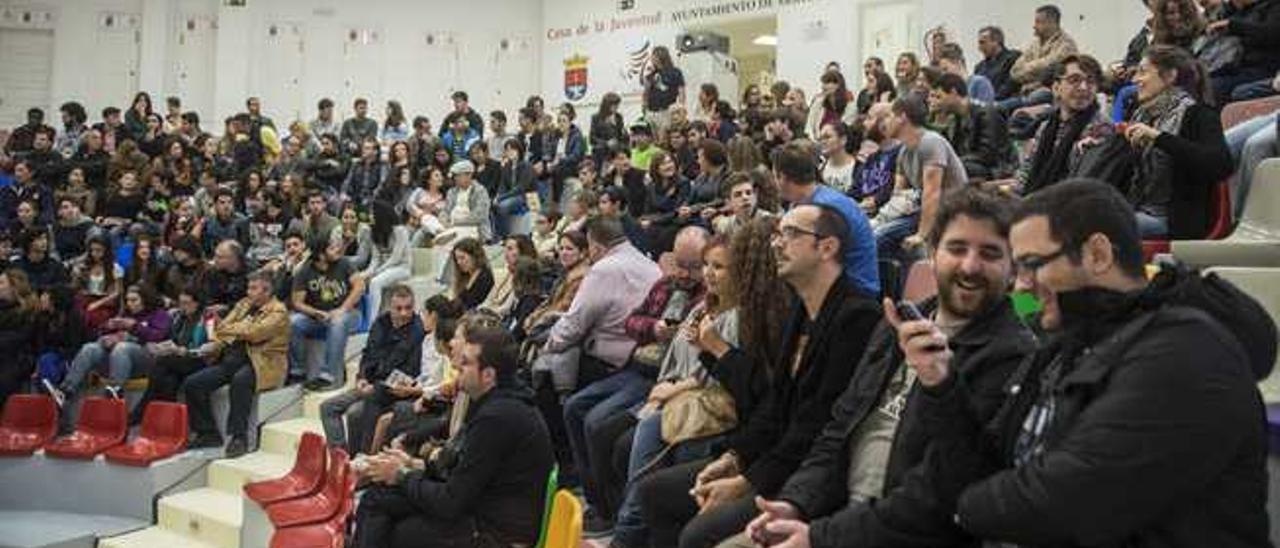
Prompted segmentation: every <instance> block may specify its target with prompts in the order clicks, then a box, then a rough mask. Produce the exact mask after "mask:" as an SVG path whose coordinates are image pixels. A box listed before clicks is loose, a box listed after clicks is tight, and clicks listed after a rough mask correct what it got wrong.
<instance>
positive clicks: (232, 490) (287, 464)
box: [99, 335, 366, 548]
mask: <svg viewBox="0 0 1280 548" xmlns="http://www.w3.org/2000/svg"><path fill="white" fill-rule="evenodd" d="M365 339H366V336H365V335H353V336H352V337H351V339H350V341H349V343H348V345H347V386H344V387H343V388H339V389H337V390H332V391H328V392H316V393H308V394H306V395H304V396H303V402H302V405H301V406H300V408H301V412H302V413H303V416H293V417H288V416H281V417H278V418H279V419H280V420H277V421H275V422H270V423H267V424H266V425H264V426H263V427H262V432H261V435H260V440H259V446H258V450H257V451H255V452H253V453H249V454H247V455H244V456H241V457H240V458H237V459H219V460H215V461H213V462H212V463H210V464H209V467H208V469H207V470H206V482H207V486H206V487H201V488H198V489H193V490H190V491H186V492H182V493H176V494H171V495H167V496H165V497H163V498H161V499H160V501H159V503H158V511H157V514H158V520H157V521H158V523H157V524H156V525H155V526H152V527H148V528H146V529H142V530H139V531H134V532H132V533H128V534H124V535H120V536H116V537H111V538H106V539H101V540H100V541H99V546H100V547H102V548H176V547H181V548H241V545H242V543H241V540H242V535H243V529H244V521H245V513H246V512H245V507H246V506H248V505H249V504H252V503H251V502H250V503H246V499H244V497H243V491H242V487H243V485H244V484H245V483H248V482H253V481H260V480H264V479H270V478H276V477H280V476H283V475H284V474H286V473H287V472H288V471H289V470H290V469H291V468H292V467H293V461H294V456H295V455H296V454H297V449H298V443H299V442H300V441H301V439H302V435H303V433H305V432H315V433H317V434H319V435H321V436H323V435H324V429H323V427H322V426H321V424H320V403H322V402H323V401H324V400H326V399H328V398H329V397H332V396H334V395H336V394H339V393H341V392H342V391H343V390H345V389H346V388H349V387H350V386H353V385H354V384H355V370H356V367H357V364H358V362H359V357H360V353H361V350H362V349H363V348H364V343H365ZM264 542H265V541H264ZM249 544H257V542H256V541H249ZM244 548H261V547H259V546H245V547H244Z"/></svg>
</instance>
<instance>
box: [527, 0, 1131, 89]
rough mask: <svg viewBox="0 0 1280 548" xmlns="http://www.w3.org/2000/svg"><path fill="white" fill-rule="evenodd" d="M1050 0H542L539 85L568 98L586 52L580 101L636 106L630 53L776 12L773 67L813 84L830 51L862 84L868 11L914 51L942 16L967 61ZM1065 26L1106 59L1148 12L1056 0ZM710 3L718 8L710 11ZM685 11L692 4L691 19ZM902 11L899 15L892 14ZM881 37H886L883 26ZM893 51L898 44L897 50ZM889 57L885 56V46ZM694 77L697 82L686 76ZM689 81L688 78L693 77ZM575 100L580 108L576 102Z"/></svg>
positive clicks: (1115, 0) (1015, 36) (1091, 0)
mask: <svg viewBox="0 0 1280 548" xmlns="http://www.w3.org/2000/svg"><path fill="white" fill-rule="evenodd" d="M1047 1H1049V0H790V1H787V0H633V1H630V3H631V4H633V6H632V7H631V8H630V9H626V10H624V9H622V5H623V4H624V3H627V2H624V1H622V0H608V1H606V0H544V7H543V22H544V29H543V32H542V35H541V36H540V40H541V42H542V92H543V95H544V97H546V98H547V99H548V103H552V104H554V103H559V102H561V101H564V100H565V95H564V86H563V80H564V64H563V63H564V60H565V59H567V58H569V57H571V56H574V55H575V54H581V55H584V56H587V57H589V58H590V60H589V68H588V72H589V82H590V84H589V92H588V95H587V97H585V98H584V99H582V100H581V101H579V102H580V103H582V104H583V105H584V106H587V107H588V108H592V107H593V105H594V104H596V103H597V102H598V100H599V97H600V95H601V94H603V93H604V92H606V91H617V92H619V93H621V94H623V97H624V105H627V106H630V107H631V108H630V109H628V112H634V111H635V108H636V107H635V103H637V102H638V100H639V99H638V92H639V90H640V87H639V83H638V82H636V81H635V79H634V78H630V77H624V75H623V73H625V72H627V71H626V70H625V69H626V68H627V66H628V54H629V53H630V52H632V51H639V50H641V49H642V46H643V45H644V44H646V43H648V44H649V45H650V46H655V45H666V46H669V47H671V46H673V45H674V43H675V37H676V35H677V34H678V33H679V32H680V30H681V29H683V28H685V27H688V26H697V27H703V26H706V25H707V24H713V23H715V22H723V21H731V20H734V19H740V18H746V17H760V16H774V17H777V23H778V47H777V74H778V78H780V79H783V80H787V81H788V82H791V83H792V84H793V85H799V86H801V87H802V88H804V89H805V90H806V91H809V92H812V91H813V90H814V89H816V88H817V77H818V75H819V74H820V73H821V70H822V68H823V66H824V65H826V63H827V62H829V61H836V62H839V63H840V65H841V66H842V67H844V72H845V74H846V75H848V76H849V77H850V80H851V83H850V84H851V85H853V86H859V85H861V79H862V78H861V74H860V72H861V70H860V69H859V68H858V67H860V66H861V60H862V59H863V58H864V57H865V56H867V55H870V54H872V53H881V52H873V51H864V50H868V49H870V48H869V46H868V44H872V43H873V42H874V41H873V40H872V38H873V37H871V36H864V32H870V30H871V29H872V28H880V27H873V26H870V25H864V23H867V22H868V21H866V20H867V19H870V18H873V17H876V16H877V15H878V16H881V17H883V16H884V14H890V16H891V17H897V18H898V19H899V21H898V23H897V24H898V27H897V28H894V29H892V31H893V32H890V33H888V35H887V36H888V39H889V40H890V41H891V42H893V43H905V44H908V45H909V47H910V49H912V50H914V51H917V53H919V52H920V50H921V49H922V44H921V37H922V36H923V33H924V31H925V30H927V29H929V28H932V27H935V26H937V25H945V26H946V28H947V29H948V30H949V31H951V33H952V34H951V35H952V36H953V37H954V38H953V39H955V40H957V41H958V42H959V43H960V44H961V45H962V46H964V48H965V50H966V52H967V55H968V57H969V59H970V63H971V64H974V63H976V62H977V61H978V56H979V55H980V54H979V53H978V51H977V44H976V42H977V38H976V37H977V31H978V29H979V28H981V27H983V26H986V25H989V24H995V25H999V26H1001V27H1003V28H1004V29H1005V33H1006V35H1007V37H1008V42H1009V44H1010V45H1011V46H1014V47H1019V48H1020V47H1022V45H1023V44H1025V43H1027V42H1028V41H1029V40H1030V39H1031V20H1032V18H1033V15H1034V11H1035V8H1036V7H1037V6H1039V5H1041V4H1042V3H1045V2H1047ZM1057 4H1058V5H1059V7H1060V8H1061V9H1062V10H1063V26H1064V27H1065V28H1066V29H1067V31H1068V32H1069V33H1070V34H1072V35H1073V36H1074V37H1075V38H1076V40H1077V41H1078V42H1079V43H1080V44H1081V47H1082V48H1084V49H1086V50H1087V51H1088V52H1090V53H1092V54H1094V55H1095V56H1097V57H1098V58H1099V60H1101V61H1102V62H1103V63H1104V64H1105V63H1107V62H1109V61H1111V60H1116V59H1119V58H1121V57H1122V56H1123V53H1124V48H1125V45H1126V44H1127V43H1128V41H1129V38H1130V37H1131V36H1132V35H1133V34H1134V33H1135V32H1136V31H1137V29H1138V28H1140V27H1141V25H1142V21H1143V18H1144V17H1145V14H1144V13H1143V9H1142V7H1141V6H1140V5H1139V4H1138V3H1137V2H1133V1H1132V0H1070V1H1066V0H1059V1H1058V2H1057ZM711 10H718V11H715V12H714V13H709V12H710V11H711ZM691 12H694V13H698V14H700V16H698V17H695V18H694V19H693V20H692V21H691V20H690V19H689V14H690V13H691ZM899 14H900V15H899ZM879 38H881V39H884V38H885V36H880V37H879ZM895 53H896V52H895ZM885 57H886V58H887V60H888V61H889V62H892V58H891V57H890V56H888V55H885ZM691 84H693V85H696V83H691ZM691 89H692V87H691ZM580 110H581V109H580Z"/></svg>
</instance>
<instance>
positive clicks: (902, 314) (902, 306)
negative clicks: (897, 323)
mask: <svg viewBox="0 0 1280 548" xmlns="http://www.w3.org/2000/svg"><path fill="white" fill-rule="evenodd" d="M894 308H896V309H897V310H898V317H899V318H902V321H904V322H914V321H919V320H923V319H924V314H922V313H921V312H920V309H919V308H917V307H916V304H915V303H913V302H911V301H907V300H901V301H898V304H897V305H894Z"/></svg>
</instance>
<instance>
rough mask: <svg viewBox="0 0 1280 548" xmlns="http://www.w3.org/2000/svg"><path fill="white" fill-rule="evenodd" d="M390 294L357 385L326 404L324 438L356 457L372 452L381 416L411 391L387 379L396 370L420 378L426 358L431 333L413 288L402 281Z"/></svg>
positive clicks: (322, 415) (367, 348) (366, 350)
mask: <svg viewBox="0 0 1280 548" xmlns="http://www.w3.org/2000/svg"><path fill="white" fill-rule="evenodd" d="M388 296H389V297H390V299H389V301H388V302H389V304H388V305H387V312H386V313H384V314H382V315H381V316H378V319H377V320H374V322H373V326H372V327H370V328H369V339H368V342H367V343H366V344H365V346H364V352H363V354H361V356H360V371H359V373H358V375H357V377H356V386H355V388H353V389H351V390H348V391H346V392H343V393H341V394H338V395H337V396H334V397H332V398H329V399H327V400H325V401H324V403H322V404H320V420H321V422H322V423H323V424H324V438H325V439H326V440H328V441H329V445H332V446H336V447H343V448H345V449H346V450H347V452H348V453H350V454H352V455H354V454H356V453H364V452H366V451H368V450H369V441H370V439H371V438H372V436H373V428H374V426H375V425H376V424H377V422H378V416H380V415H382V413H383V412H384V411H386V409H387V408H388V407H390V406H391V404H393V403H395V401H396V399H398V398H400V397H407V396H409V395H410V394H409V393H408V392H407V391H406V386H405V385H404V383H400V384H395V385H388V384H387V383H386V382H385V381H387V378H388V377H389V376H391V375H392V372H393V371H400V372H401V373H403V374H404V375H406V376H407V377H409V378H413V377H417V376H418V372H419V367H420V366H421V362H422V339H423V338H424V337H425V334H424V331H423V327H422V319H421V318H419V317H418V315H417V314H415V313H414V311H413V290H412V289H409V287H408V286H405V285H396V286H393V287H391V288H390V290H389V292H388ZM344 415H347V417H344ZM344 418H346V421H345V422H346V427H345V428H343V422H344V420H343V419H344ZM348 432H350V435H349V436H348V435H347V433H348Z"/></svg>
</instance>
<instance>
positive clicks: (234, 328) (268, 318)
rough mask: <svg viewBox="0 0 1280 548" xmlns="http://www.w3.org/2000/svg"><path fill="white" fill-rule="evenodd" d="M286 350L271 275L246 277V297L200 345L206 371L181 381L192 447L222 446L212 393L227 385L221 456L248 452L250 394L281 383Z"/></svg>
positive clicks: (285, 329) (284, 318)
mask: <svg viewBox="0 0 1280 548" xmlns="http://www.w3.org/2000/svg"><path fill="white" fill-rule="evenodd" d="M288 349H289V311H288V310H287V309H286V308H285V307H284V303H282V302H280V301H278V300H276V298H275V296H274V295H272V293H271V275H270V274H267V273H265V272H255V273H253V274H250V275H249V287H248V293H247V295H246V296H245V298H243V299H241V300H240V302H238V303H236V305H235V307H234V308H232V309H231V312H230V313H228V314H227V316H226V317H225V318H223V319H222V321H219V322H218V325H217V327H216V328H214V330H213V341H212V342H209V343H206V344H205V345H204V346H202V347H200V355H201V356H202V357H204V358H205V360H206V361H207V362H208V363H209V365H208V366H207V367H205V368H204V369H202V370H200V371H199V372H197V373H195V374H193V375H191V376H190V377H187V379H186V380H185V381H183V383H182V393H183V394H185V395H186V400H187V412H188V416H189V422H190V425H191V432H192V434H193V436H192V440H191V442H190V443H188V444H187V447H189V448H191V449H200V448H208V447H221V446H222V434H220V433H219V432H218V425H217V424H216V423H215V422H214V419H213V403H212V402H211V401H210V398H211V396H212V395H213V391H214V390H217V389H218V388H219V387H221V386H223V385H227V384H229V385H230V386H231V389H230V394H231V405H230V409H229V410H228V413H227V434H229V435H230V437H231V441H230V442H229V443H227V446H226V450H225V455H224V456H225V458H236V457H239V456H240V455H243V454H245V453H247V452H249V438H248V431H249V413H250V411H251V410H250V406H251V405H253V401H254V397H253V396H254V393H255V392H262V391H266V390H271V389H273V388H276V387H278V386H280V384H281V383H282V382H283V381H284V377H285V368H286V367H287V364H286V357H287V354H288Z"/></svg>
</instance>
